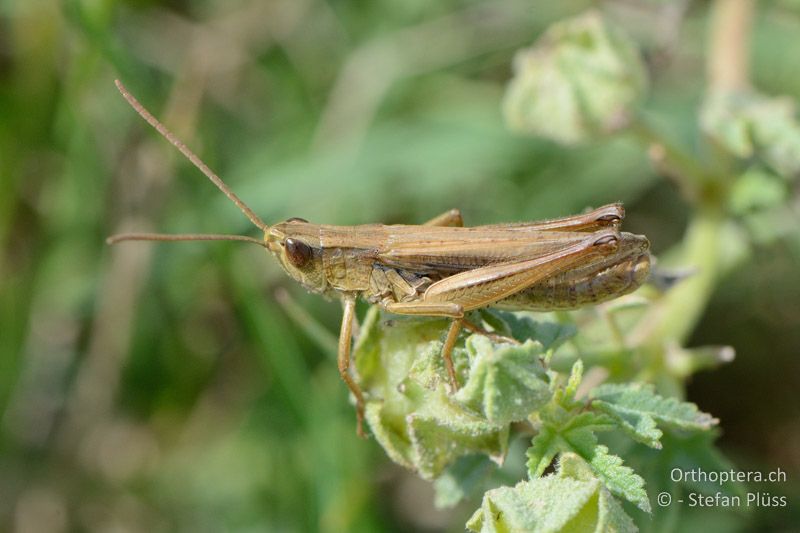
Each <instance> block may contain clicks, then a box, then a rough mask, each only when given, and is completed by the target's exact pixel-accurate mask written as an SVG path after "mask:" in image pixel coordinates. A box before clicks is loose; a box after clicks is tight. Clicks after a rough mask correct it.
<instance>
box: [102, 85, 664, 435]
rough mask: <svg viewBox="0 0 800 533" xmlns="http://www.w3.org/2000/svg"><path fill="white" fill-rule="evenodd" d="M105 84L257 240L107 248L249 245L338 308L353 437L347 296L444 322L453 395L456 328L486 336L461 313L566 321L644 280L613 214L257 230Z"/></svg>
mask: <svg viewBox="0 0 800 533" xmlns="http://www.w3.org/2000/svg"><path fill="white" fill-rule="evenodd" d="M116 84H117V87H118V89H119V91H120V92H121V93H122V95H123V97H124V98H125V99H126V100H127V101H128V103H129V104H130V105H131V107H133V109H134V110H136V112H137V113H138V114H139V115H140V116H141V117H142V118H144V119H145V120H146V121H147V122H148V123H149V124H150V125H151V126H153V127H154V128H155V129H156V130H157V131H158V132H159V133H160V134H161V135H162V136H163V137H164V138H165V139H167V140H168V141H169V142H170V143H172V144H173V145H174V146H175V147H176V148H177V149H178V150H179V151H180V152H181V153H182V154H183V155H184V156H185V157H186V158H187V159H189V161H191V163H192V164H194V165H195V166H196V167H197V168H198V169H199V170H200V171H201V172H202V173H203V174H205V175H206V177H208V178H209V179H210V180H211V181H212V182H213V183H214V184H215V185H216V186H217V188H219V189H220V190H221V191H222V192H223V193H224V194H225V195H226V196H227V197H228V198H229V199H230V200H231V201H232V202H233V203H234V204H236V206H237V207H238V208H239V210H241V211H242V213H244V215H245V216H247V218H248V219H250V221H251V222H252V223H253V224H254V225H255V226H256V227H257V228H258V229H260V230H261V231H262V232H263V235H264V236H263V238H262V239H256V238H253V237H247V236H243V235H207V234H203V235H198V234H188V235H186V234H184V235H166V234H152V233H126V234H120V235H115V236H112V237H110V238H109V239H108V243H109V244H114V243H117V242H121V241H133V240H149V241H190V240H235V241H244V242H249V243H254V244H258V245H259V246H262V247H264V248H266V249H267V250H268V251H269V252H270V253H272V255H274V256H275V257H276V258H277V259H278V261H279V263H280V265H281V267H283V269H284V270H285V271H286V273H287V274H288V275H289V276H291V277H292V278H294V279H295V280H296V281H298V282H299V283H300V284H301V285H303V286H304V287H305V288H306V289H308V290H309V291H311V292H315V293H321V294H323V295H326V296H329V297H338V298H340V299H341V300H342V302H343V308H344V312H343V318H342V325H341V331H340V336H339V346H338V357H337V360H338V367H339V373H340V375H341V377H342V379H343V380H344V382H345V383H346V384H347V387H348V388H349V389H350V392H352V394H353V396H354V398H355V402H356V416H357V423H358V434H359V435H362V436H363V430H362V424H363V418H364V394H363V392H362V391H361V388H360V387H359V385H358V383H356V381H355V379H354V378H353V376H352V375H351V374H350V371H349V368H350V350H351V341H352V331H353V321H354V318H355V305H356V299H357V297H358V296H361V297H363V298H364V299H366V300H367V301H368V302H369V303H372V304H377V305H379V306H381V307H382V308H383V309H385V310H386V311H388V312H390V313H395V314H400V315H415V316H425V317H447V318H449V319H451V323H450V327H449V328H448V330H447V334H446V337H445V340H444V344H443V347H442V357H443V358H444V361H445V364H446V368H447V373H448V377H449V381H450V387H451V390H452V391H455V390H457V389H458V386H459V384H458V380H457V377H456V372H455V368H454V365H453V360H452V351H453V347H454V345H455V343H456V340H457V339H458V335H459V333H460V331H461V329H462V327H466V328H468V329H471V330H473V331H479V332H483V333H488V332H485V331H483V330H481V329H480V328H479V327H478V326H476V325H475V324H472V323H471V322H469V321H468V320H466V318H465V314H466V313H467V312H469V311H473V310H477V309H480V308H484V307H488V306H493V307H497V308H503V309H508V310H517V311H519V310H533V311H551V310H558V309H574V308H577V307H580V306H583V305H587V304H596V303H600V302H603V301H606V300H610V299H612V298H616V297H618V296H621V295H623V294H627V293H629V292H631V291H633V290H635V289H636V288H638V287H639V286H640V285H641V284H642V283H643V282H644V280H645V279H646V278H647V276H648V273H649V270H650V255H649V247H650V244H649V242H648V240H647V238H645V237H644V236H641V235H634V234H631V233H625V232H621V231H620V225H621V222H622V219H623V217H624V215H625V211H624V209H623V207H622V205H621V204H609V205H606V206H603V207H600V208H598V209H595V210H593V211H590V212H588V213H584V214H581V215H575V216H569V217H565V218H557V219H552V220H543V221H536V222H521V223H513V224H495V225H487V226H476V227H464V225H463V220H462V217H461V214H460V212H459V211H458V210H451V211H448V212H446V213H443V214H442V215H440V216H438V217H436V218H434V219H432V220H430V221H428V222H427V223H425V224H422V225H383V224H368V225H361V226H330V225H324V224H313V223H311V222H308V221H307V220H304V219H301V218H290V219H288V220H286V221H284V222H279V223H277V224H273V225H268V224H266V223H265V222H264V221H263V220H261V218H259V217H258V216H257V215H256V214H255V213H254V212H253V211H252V210H251V209H250V208H249V207H248V206H247V205H246V204H245V203H244V202H243V201H242V200H240V199H239V198H238V197H237V196H236V194H234V193H233V191H231V190H230V189H229V188H228V187H227V185H225V183H224V182H223V181H222V180H221V179H220V178H219V176H217V175H216V174H215V173H214V172H213V171H212V170H211V169H210V168H209V167H208V166H207V165H206V164H205V163H203V162H202V161H201V160H200V158H199V157H197V156H196V155H195V154H194V153H193V152H192V151H191V150H190V149H189V148H188V147H187V146H186V145H185V144H183V143H182V142H181V141H180V140H179V139H178V138H177V137H175V136H174V135H173V134H172V133H171V132H170V131H169V130H168V129H167V128H166V127H165V126H164V125H163V124H161V123H160V122H159V121H158V120H157V119H156V118H155V117H154V116H153V115H152V114H151V113H150V112H149V111H147V109H145V108H144V107H143V106H142V105H141V104H140V103H139V102H138V101H137V100H136V98H135V97H134V96H133V95H131V94H130V93H129V92H128V91H127V90H126V89H125V87H124V86H123V85H122V84H121V83H120V82H119V81H117V82H116Z"/></svg>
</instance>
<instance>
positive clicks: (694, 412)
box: [591, 383, 719, 448]
mask: <svg viewBox="0 0 800 533" xmlns="http://www.w3.org/2000/svg"><path fill="white" fill-rule="evenodd" d="M591 398H592V407H593V408H595V409H597V410H598V411H601V412H603V413H606V414H607V415H609V416H611V417H612V418H613V419H614V420H615V421H616V423H617V424H618V425H619V426H620V427H621V428H622V429H624V430H625V431H626V432H628V433H629V434H630V435H631V437H632V438H634V439H636V440H638V441H639V442H641V443H643V444H646V445H648V446H651V447H653V448H660V447H661V443H659V439H660V438H661V435H662V433H661V431H660V430H659V429H658V428H657V427H656V423H661V424H665V425H667V426H669V427H671V428H673V429H681V430H686V431H707V430H709V429H711V428H712V427H713V426H714V425H716V424H718V423H719V420H717V419H716V418H713V417H712V416H711V415H708V414H706V413H703V412H701V411H700V410H698V409H697V406H696V405H694V404H692V403H687V402H681V401H679V400H677V399H675V398H663V397H661V396H659V395H657V394H656V393H655V392H654V389H653V387H652V386H651V385H642V384H639V383H631V384H624V385H619V384H607V385H602V386H600V387H597V388H596V389H594V390H592V392H591Z"/></svg>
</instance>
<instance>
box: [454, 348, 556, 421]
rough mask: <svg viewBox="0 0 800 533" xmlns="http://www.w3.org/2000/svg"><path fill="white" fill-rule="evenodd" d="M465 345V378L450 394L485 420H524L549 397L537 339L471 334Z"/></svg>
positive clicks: (548, 387)
mask: <svg viewBox="0 0 800 533" xmlns="http://www.w3.org/2000/svg"><path fill="white" fill-rule="evenodd" d="M466 348H467V353H468V354H469V358H470V361H471V364H470V372H469V379H468V381H467V382H466V384H465V385H464V386H463V387H462V388H461V389H460V390H459V391H458V392H457V393H456V394H455V396H454V398H455V400H456V401H458V402H460V403H461V404H462V405H464V406H466V407H468V408H470V409H472V410H474V411H476V412H479V413H481V414H482V415H483V416H484V417H485V418H486V420H488V421H489V422H491V423H493V424H497V425H505V424H508V423H509V422H513V421H518V420H524V419H525V418H526V417H527V416H528V414H530V413H531V411H534V410H536V409H539V408H540V407H542V406H543V405H544V404H546V403H547V401H548V400H549V399H550V396H551V392H550V385H549V383H548V381H547V376H546V373H545V370H544V368H543V367H542V365H541V362H540V360H539V358H540V356H541V354H542V345H541V344H539V343H538V342H533V341H530V340H529V341H526V342H525V343H524V344H522V345H519V346H515V345H508V344H502V345H495V344H493V343H492V342H491V341H490V340H489V339H488V338H486V337H483V336H480V335H472V336H470V337H469V338H468V339H467V343H466Z"/></svg>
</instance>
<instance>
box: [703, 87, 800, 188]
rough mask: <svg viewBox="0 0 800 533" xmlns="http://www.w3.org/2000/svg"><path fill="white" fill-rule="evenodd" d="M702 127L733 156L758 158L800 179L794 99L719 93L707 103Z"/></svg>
mask: <svg viewBox="0 0 800 533" xmlns="http://www.w3.org/2000/svg"><path fill="white" fill-rule="evenodd" d="M701 124H702V127H703V130H704V132H705V133H706V134H707V135H709V136H710V137H711V138H712V139H714V141H716V142H717V143H719V144H720V145H721V146H722V147H723V148H724V149H726V150H727V151H729V152H730V153H731V154H733V155H735V156H737V157H739V158H742V159H751V158H755V159H756V160H759V161H761V162H763V163H764V164H765V165H767V166H769V167H770V168H771V169H772V170H773V171H774V172H776V173H777V174H779V175H781V176H785V177H787V178H796V177H797V176H798V175H800V122H798V120H797V110H796V106H795V102H794V101H793V100H792V99H791V98H786V97H783V98H771V97H768V96H765V95H763V94H759V93H756V92H747V93H717V92H715V93H712V94H711V95H710V96H709V99H708V100H707V101H706V102H705V105H704V107H703V115H702V121H701Z"/></svg>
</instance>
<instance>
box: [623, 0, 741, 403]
mask: <svg viewBox="0 0 800 533" xmlns="http://www.w3.org/2000/svg"><path fill="white" fill-rule="evenodd" d="M752 16H753V0H715V1H714V2H713V4H712V6H711V12H710V20H709V30H710V34H709V48H708V63H707V72H708V88H707V91H708V92H709V93H712V92H715V91H737V90H742V89H746V88H747V86H748V77H749V59H748V57H749V42H750V31H751V26H752ZM635 131H636V133H637V134H638V135H639V136H640V138H642V139H643V140H645V141H647V142H649V143H651V145H650V146H651V148H650V153H651V157H652V158H653V160H654V162H655V163H656V165H658V166H659V167H660V168H661V170H662V171H664V173H665V174H667V175H668V176H669V177H670V178H672V179H673V180H674V181H675V182H676V183H677V184H678V187H679V189H680V190H681V193H682V195H683V196H684V197H685V198H686V199H687V200H688V201H689V202H690V203H691V204H692V205H693V206H694V211H693V213H692V215H691V218H690V220H689V225H688V228H687V231H686V234H685V235H684V238H683V242H682V243H681V253H680V257H679V262H680V264H683V265H691V266H692V267H694V268H696V269H697V272H696V273H695V274H694V275H693V276H691V277H690V278H688V279H686V280H684V281H683V282H681V283H680V284H679V285H678V286H676V287H675V288H674V289H672V290H671V291H669V293H667V294H666V295H665V296H664V298H663V300H662V301H661V302H659V304H658V305H656V306H653V307H652V309H651V311H650V312H649V316H647V317H645V320H643V321H642V322H641V325H640V327H639V328H638V329H637V330H636V331H634V332H633V334H632V341H633V342H637V341H639V342H641V343H642V344H643V345H644V346H645V347H646V352H647V353H648V354H649V355H650V358H649V365H647V368H646V369H645V370H644V371H643V373H644V374H645V376H642V377H645V378H647V377H648V376H649V377H651V378H652V377H656V376H658V375H663V373H664V370H665V368H663V367H664V361H665V354H666V350H667V348H668V347H669V346H670V345H674V344H678V345H682V344H684V343H686V341H687V340H688V338H689V336H690V335H691V333H692V331H693V330H694V328H695V326H696V324H697V322H698V321H699V320H700V318H701V316H702V313H703V310H704V309H705V307H706V306H707V305H708V301H709V299H710V298H711V295H712V293H713V290H714V287H715V285H716V283H717V281H718V278H719V271H720V258H721V251H722V242H721V234H722V227H723V224H724V223H725V213H724V205H723V204H724V201H725V200H724V198H725V195H724V194H721V193H720V191H721V190H724V188H725V184H726V182H728V181H729V179H730V176H727V175H718V173H716V172H710V171H706V169H705V168H704V167H703V165H702V164H700V163H698V162H697V161H696V160H695V159H694V158H692V157H691V156H689V155H688V154H686V153H684V152H682V151H680V150H679V149H676V148H675V147H674V146H671V145H669V144H668V143H666V142H664V141H663V140H662V139H661V138H660V136H659V134H658V133H657V132H655V131H654V130H653V129H652V128H649V127H648V126H647V124H646V123H645V122H644V121H641V123H640V124H638V125H637V128H636V130H635ZM684 377H685V376H684ZM684 377H679V376H675V379H674V380H673V383H669V384H666V386H667V387H670V388H673V390H674V391H680V390H681V389H682V385H681V384H682V382H683V378H684Z"/></svg>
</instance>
